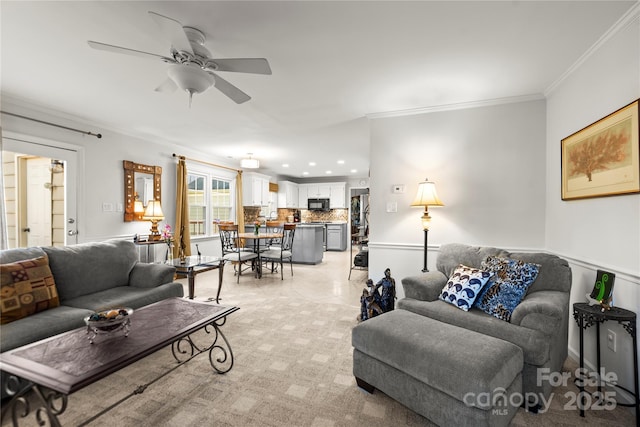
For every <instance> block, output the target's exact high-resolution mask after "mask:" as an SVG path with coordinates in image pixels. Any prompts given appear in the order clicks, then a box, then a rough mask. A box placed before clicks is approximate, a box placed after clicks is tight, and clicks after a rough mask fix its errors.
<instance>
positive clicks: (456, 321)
mask: <svg viewBox="0 0 640 427" xmlns="http://www.w3.org/2000/svg"><path fill="white" fill-rule="evenodd" d="M398 308H399V309H403V310H409V311H412V312H414V313H417V314H420V315H422V316H427V317H430V318H432V319H435V320H439V321H440V322H445V323H449V324H451V325H455V326H459V327H461V328H465V329H470V330H472V331H476V332H479V333H481V334H485V335H489V336H492V337H495V338H500V339H502V340H505V341H509V342H511V343H513V344H515V345H517V346H518V347H521V348H522V351H523V354H524V362H525V363H529V364H531V365H537V366H540V365H543V364H544V363H546V362H547V361H548V360H549V357H550V356H549V354H550V346H551V344H552V343H551V342H550V340H549V337H548V336H547V335H545V334H544V333H543V332H541V331H539V330H535V329H529V328H526V327H522V326H518V325H514V324H512V323H509V322H504V321H502V320H499V319H496V318H495V317H493V316H491V315H489V314H487V313H485V312H484V311H482V310H480V309H478V308H475V307H474V308H471V310H469V311H462V310H458V309H457V308H455V307H453V306H451V305H450V304H447V303H445V302H444V301H440V300H437V301H429V302H426V301H418V300H414V299H409V298H403V299H401V300H399V301H398ZM367 322H368V320H367ZM554 344H555V343H554ZM565 347H566V345H565Z"/></svg>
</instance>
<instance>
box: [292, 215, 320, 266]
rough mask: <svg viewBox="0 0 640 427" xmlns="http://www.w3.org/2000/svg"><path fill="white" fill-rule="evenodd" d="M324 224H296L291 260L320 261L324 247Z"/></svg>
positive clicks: (303, 262)
mask: <svg viewBox="0 0 640 427" xmlns="http://www.w3.org/2000/svg"><path fill="white" fill-rule="evenodd" d="M323 235H324V225H322V224H298V225H296V234H295V235H294V237H293V247H292V250H291V253H292V254H293V256H292V261H293V262H294V263H298V264H318V263H321V262H322V257H323V252H324V248H323V246H322V238H323Z"/></svg>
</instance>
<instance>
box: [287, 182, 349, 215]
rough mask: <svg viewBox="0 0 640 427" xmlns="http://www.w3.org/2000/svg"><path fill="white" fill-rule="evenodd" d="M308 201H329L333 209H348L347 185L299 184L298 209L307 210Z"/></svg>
mask: <svg viewBox="0 0 640 427" xmlns="http://www.w3.org/2000/svg"><path fill="white" fill-rule="evenodd" d="M308 199H329V207H330V208H331V209H346V208H347V196H346V183H344V182H327V183H318V184H315V183H313V184H298V208H299V209H306V208H307V200H308Z"/></svg>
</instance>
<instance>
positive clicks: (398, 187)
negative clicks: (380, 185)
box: [393, 184, 404, 194]
mask: <svg viewBox="0 0 640 427" xmlns="http://www.w3.org/2000/svg"><path fill="white" fill-rule="evenodd" d="M393 192H394V193H395V194H402V193H404V184H396V185H394V186H393Z"/></svg>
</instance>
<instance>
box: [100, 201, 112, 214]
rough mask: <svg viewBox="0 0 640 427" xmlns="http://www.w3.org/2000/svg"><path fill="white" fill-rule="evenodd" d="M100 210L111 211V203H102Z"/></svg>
mask: <svg viewBox="0 0 640 427" xmlns="http://www.w3.org/2000/svg"><path fill="white" fill-rule="evenodd" d="M102 212H113V203H106V202H105V203H103V204H102Z"/></svg>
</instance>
